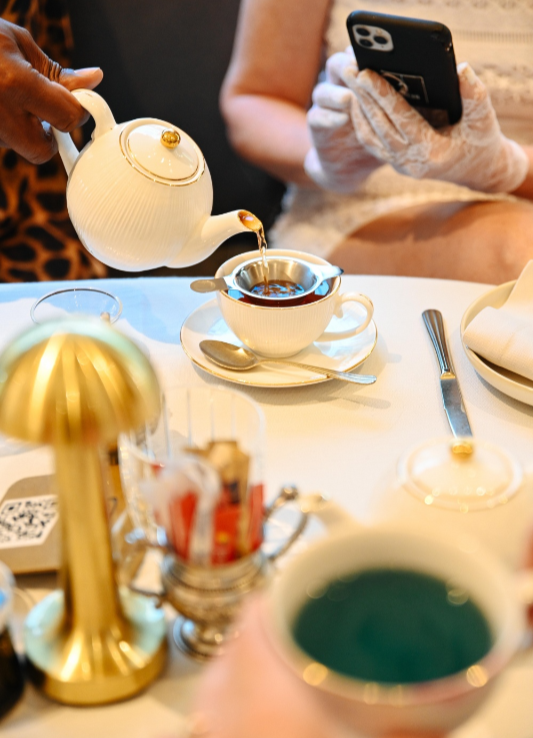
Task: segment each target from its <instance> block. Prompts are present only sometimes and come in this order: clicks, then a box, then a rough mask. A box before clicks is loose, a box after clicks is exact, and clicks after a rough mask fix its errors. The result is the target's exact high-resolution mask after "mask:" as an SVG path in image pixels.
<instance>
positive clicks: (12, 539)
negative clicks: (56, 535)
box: [0, 495, 59, 550]
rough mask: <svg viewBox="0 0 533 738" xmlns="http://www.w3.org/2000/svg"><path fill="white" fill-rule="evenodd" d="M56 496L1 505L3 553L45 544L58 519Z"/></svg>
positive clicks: (0, 533) (14, 500)
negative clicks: (4, 550) (8, 549)
mask: <svg viewBox="0 0 533 738" xmlns="http://www.w3.org/2000/svg"><path fill="white" fill-rule="evenodd" d="M58 512H59V509H58V502H57V497H56V495H39V496H38V497H19V498H17V499H9V500H3V501H2V502H0V550H1V549H6V548H18V547H22V546H40V545H41V544H43V543H44V542H45V541H46V539H47V538H48V536H49V535H50V532H51V530H52V528H53V527H54V524H55V523H56V521H57V518H58Z"/></svg>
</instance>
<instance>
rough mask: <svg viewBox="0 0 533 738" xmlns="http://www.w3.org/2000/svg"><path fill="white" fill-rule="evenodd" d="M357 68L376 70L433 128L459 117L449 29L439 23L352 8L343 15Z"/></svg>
mask: <svg viewBox="0 0 533 738" xmlns="http://www.w3.org/2000/svg"><path fill="white" fill-rule="evenodd" d="M347 25H348V34H349V36H350V41H351V43H352V46H353V50H354V53H355V58H356V60H357V65H358V67H359V69H372V70H373V71H374V72H378V73H379V74H381V75H382V76H383V77H385V79H386V80H387V81H388V82H390V84H391V85H392V86H393V87H394V88H395V90H397V91H398V92H399V93H400V94H401V95H403V97H404V98H405V99H406V100H407V102H409V103H410V104H411V105H412V106H413V107H414V108H416V110H418V112H419V113H420V114H421V115H423V116H424V118H425V119H426V120H427V121H428V122H429V123H431V125H432V126H433V127H434V128H441V127H442V126H448V125H453V124H454V123H457V121H459V120H460V119H461V114H462V105H461V95H460V92H459V80H458V78H457V66H456V63H455V54H454V51H453V41H452V34H451V33H450V30H449V29H448V28H447V27H446V26H445V25H443V24H442V23H437V22H435V21H426V20H419V19H417V18H403V17H401V16H396V15H385V14H384V13H372V12H368V11H365V10H355V11H354V12H353V13H350V15H349V16H348V20H347Z"/></svg>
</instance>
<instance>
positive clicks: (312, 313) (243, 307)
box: [215, 250, 374, 358]
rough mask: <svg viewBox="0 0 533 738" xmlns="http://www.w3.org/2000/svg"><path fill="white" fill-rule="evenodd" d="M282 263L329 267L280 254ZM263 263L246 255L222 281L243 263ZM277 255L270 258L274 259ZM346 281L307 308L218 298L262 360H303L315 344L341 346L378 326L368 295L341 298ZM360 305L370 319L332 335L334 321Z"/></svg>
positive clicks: (226, 267) (225, 270) (231, 263)
mask: <svg viewBox="0 0 533 738" xmlns="http://www.w3.org/2000/svg"><path fill="white" fill-rule="evenodd" d="M276 254H277V255H279V256H280V257H281V256H283V257H292V258H294V259H298V260H302V261H306V260H308V261H309V262H310V263H314V264H321V265H323V266H329V264H328V262H327V261H325V260H324V259H318V258H317V257H311V256H310V255H309V254H305V253H302V252H299V251H286V250H283V251H276ZM254 257H257V252H256V251H255V252H249V253H246V254H241V255H239V256H238V257H234V258H233V259H230V260H228V261H226V262H225V263H224V264H222V266H221V267H220V268H219V269H218V271H217V273H216V275H215V276H216V277H223V276H227V275H228V274H231V273H232V271H233V270H234V268H235V267H236V266H237V264H238V263H239V262H240V261H243V262H244V261H247V260H250V259H252V258H254ZM274 257H275V255H273V256H272V257H271V255H269V258H274ZM340 287H341V280H340V277H335V278H334V279H333V280H332V283H331V288H330V289H329V291H328V292H327V294H326V295H325V296H323V297H321V298H320V299H317V300H314V301H311V302H305V303H301V304H297V305H294V304H290V305H289V304H288V305H286V306H283V305H281V306H280V305H279V304H278V305H275V306H271V305H259V304H252V303H251V302H245V301H242V300H239V299H235V298H234V297H232V296H231V294H229V293H228V291H222V292H218V294H217V300H218V305H219V308H220V312H221V313H222V317H223V318H224V320H225V322H226V324H227V325H228V327H229V328H230V329H231V330H232V331H233V333H235V335H236V336H237V338H239V339H240V340H241V341H242V342H243V343H244V344H245V345H246V346H248V347H249V348H251V349H252V351H255V352H256V353H258V354H261V355H262V356H267V357H272V358H283V357H286V356H292V355H294V354H297V353H298V352H299V351H302V349H304V348H306V347H307V346H309V345H310V344H312V343H313V342H314V341H339V340H343V339H346V338H350V337H352V336H356V335H358V334H359V333H362V332H363V331H364V330H365V328H366V327H367V326H368V324H369V323H370V321H371V320H372V315H373V313H374V307H373V305H372V302H371V301H370V300H369V298H368V297H366V296H365V295H362V294H359V293H356V292H345V293H341V292H340ZM348 302H354V303H358V304H359V305H361V306H362V307H363V310H364V317H363V318H362V319H358V318H355V319H354V324H352V325H351V327H350V328H348V329H346V330H342V331H335V330H330V331H326V328H327V326H328V325H329V323H330V321H331V319H332V318H333V316H334V315H336V316H337V317H342V316H343V305H344V304H345V303H348Z"/></svg>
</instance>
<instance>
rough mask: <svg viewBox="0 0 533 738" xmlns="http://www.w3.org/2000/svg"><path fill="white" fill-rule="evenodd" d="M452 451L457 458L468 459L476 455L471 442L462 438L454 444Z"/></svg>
mask: <svg viewBox="0 0 533 738" xmlns="http://www.w3.org/2000/svg"><path fill="white" fill-rule="evenodd" d="M451 450H452V454H453V455H454V456H456V457H457V458H459V459H468V458H469V457H470V456H472V454H473V453H474V446H473V444H472V443H471V442H470V441H468V440H466V439H464V438H461V439H459V440H456V441H453V442H452V447H451Z"/></svg>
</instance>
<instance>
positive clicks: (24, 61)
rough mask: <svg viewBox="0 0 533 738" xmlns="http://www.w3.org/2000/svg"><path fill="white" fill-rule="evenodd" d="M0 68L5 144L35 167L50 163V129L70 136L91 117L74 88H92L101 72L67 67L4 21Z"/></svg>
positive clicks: (1, 140) (53, 147) (0, 135)
mask: <svg viewBox="0 0 533 738" xmlns="http://www.w3.org/2000/svg"><path fill="white" fill-rule="evenodd" d="M0 69H1V70H2V74H1V75H0V146H5V147H8V148H11V149H14V150H15V151H16V152H17V153H19V154H21V155H22V156H23V157H24V158H25V159H27V160H28V161H30V162H32V163H34V164H41V163H42V162H45V161H48V159H50V158H51V157H52V156H53V155H54V154H55V152H56V151H57V144H56V141H55V139H54V136H53V135H52V131H51V130H50V125H53V126H54V127H55V128H58V129H59V130H60V131H68V132H70V131H73V130H74V129H75V128H77V127H78V126H80V125H81V124H82V123H84V122H85V120H87V117H88V113H87V111H86V110H84V109H83V108H82V106H81V105H80V104H79V102H78V101H77V100H76V98H75V97H74V96H73V95H71V94H70V92H69V90H74V89H76V88H78V87H85V88H89V89H93V88H94V87H96V86H97V85H98V84H99V83H100V82H101V80H102V77H103V74H102V71H101V70H100V69H97V68H91V69H79V70H74V69H63V68H62V67H61V66H60V65H59V64H58V63H57V62H54V61H52V60H51V59H50V58H49V57H48V56H46V54H45V53H44V52H43V51H42V50H41V49H40V48H39V47H38V46H37V44H36V43H35V41H34V40H33V39H32V37H31V35H30V34H29V33H28V31H26V30H25V29H24V28H20V27H19V26H16V25H14V24H13V23H9V22H8V21H5V20H1V19H0ZM44 121H46V122H44Z"/></svg>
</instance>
